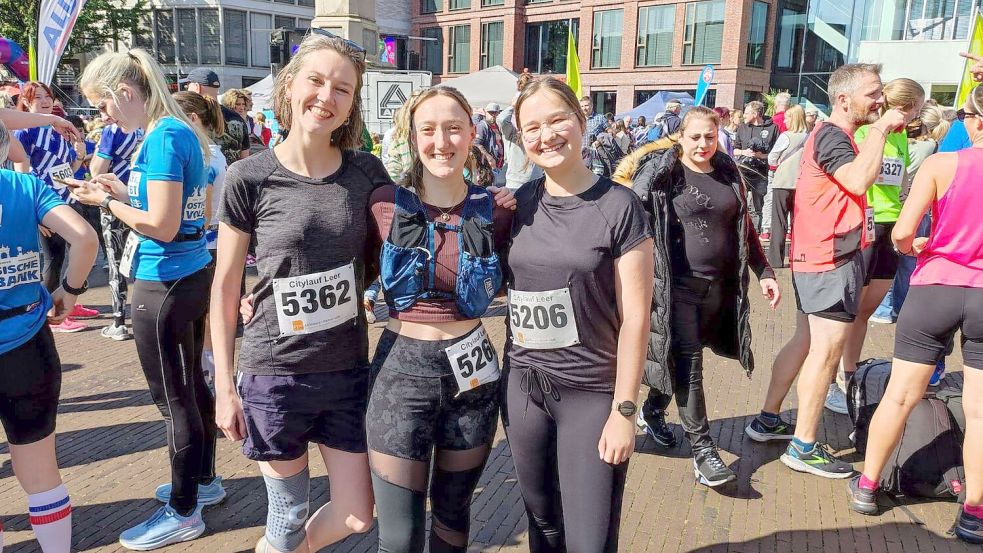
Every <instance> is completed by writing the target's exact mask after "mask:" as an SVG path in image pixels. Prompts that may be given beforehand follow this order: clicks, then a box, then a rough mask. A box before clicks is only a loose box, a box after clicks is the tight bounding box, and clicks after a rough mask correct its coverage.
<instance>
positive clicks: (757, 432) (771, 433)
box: [744, 417, 795, 442]
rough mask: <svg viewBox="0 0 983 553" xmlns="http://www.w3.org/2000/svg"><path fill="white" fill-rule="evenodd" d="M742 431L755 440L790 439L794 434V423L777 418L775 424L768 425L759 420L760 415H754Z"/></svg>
mask: <svg viewBox="0 0 983 553" xmlns="http://www.w3.org/2000/svg"><path fill="white" fill-rule="evenodd" d="M744 433H745V434H747V435H748V437H749V438H751V439H752V440H754V441H756V442H770V441H772V440H791V439H792V437H793V436H794V435H795V425H793V424H792V423H790V422H785V421H783V420H782V419H778V423H777V424H775V426H768V425H767V424H765V423H764V422H763V421H762V420H761V417H754V418H753V419H751V424H749V425H747V427H746V428H745V429H744Z"/></svg>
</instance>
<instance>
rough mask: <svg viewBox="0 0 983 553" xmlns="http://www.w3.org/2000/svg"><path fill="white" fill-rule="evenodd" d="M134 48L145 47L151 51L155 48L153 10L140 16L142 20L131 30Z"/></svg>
mask: <svg viewBox="0 0 983 553" xmlns="http://www.w3.org/2000/svg"><path fill="white" fill-rule="evenodd" d="M130 37H131V38H132V41H131V42H130V44H132V45H133V48H143V49H144V50H146V51H148V52H150V51H152V50H153V49H154V16H153V13H152V12H147V13H144V14H143V15H141V16H140V22H139V23H137V24H136V26H135V27H134V28H133V30H132V31H130Z"/></svg>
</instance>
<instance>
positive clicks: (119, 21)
mask: <svg viewBox="0 0 983 553" xmlns="http://www.w3.org/2000/svg"><path fill="white" fill-rule="evenodd" d="M40 3H41V2H40V0H13V1H11V2H5V3H4V4H5V5H4V8H3V9H0V36H3V37H6V38H9V39H11V40H13V41H14V42H16V43H18V44H20V45H21V47H23V48H24V50H25V51H26V50H27V47H28V43H29V42H30V37H34V38H35V40H36V39H37V36H38V28H37V27H38V13H39V7H40ZM146 13H148V8H147V1H146V0H136V3H135V4H133V5H127V1H126V0H87V1H86V3H85V6H84V7H83V8H82V12H81V13H80V14H79V17H78V19H77V20H76V22H75V28H74V30H73V31H72V37H71V39H70V40H69V41H68V48H67V49H66V51H65V56H66V57H67V56H73V55H78V54H84V53H86V52H92V51H94V50H98V49H99V48H102V47H103V46H106V45H108V46H109V47H110V48H113V47H114V45H116V44H119V45H121V44H122V43H123V42H125V41H128V40H129V37H130V34H131V33H132V32H133V30H134V29H138V28H139V27H140V24H141V18H142V17H143V16H144V15H145V14H146ZM144 32H146V31H144Z"/></svg>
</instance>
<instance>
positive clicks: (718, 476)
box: [693, 448, 737, 488]
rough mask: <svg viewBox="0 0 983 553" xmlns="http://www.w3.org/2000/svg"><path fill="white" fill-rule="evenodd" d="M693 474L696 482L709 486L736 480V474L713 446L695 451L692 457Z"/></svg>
mask: <svg viewBox="0 0 983 553" xmlns="http://www.w3.org/2000/svg"><path fill="white" fill-rule="evenodd" d="M693 474H694V475H695V476H696V481H697V482H699V483H700V484H703V485H704V486H709V487H711V488H716V487H717V486H722V485H724V484H726V483H728V482H733V481H734V480H737V475H736V474H734V471H732V470H730V467H728V466H727V464H726V463H724V460H723V459H721V458H720V454H719V453H717V450H716V449H714V448H710V449H705V450H703V451H698V452H696V455H695V456H694V457H693Z"/></svg>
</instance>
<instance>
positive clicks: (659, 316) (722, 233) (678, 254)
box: [618, 107, 781, 487]
mask: <svg viewBox="0 0 983 553" xmlns="http://www.w3.org/2000/svg"><path fill="white" fill-rule="evenodd" d="M679 128H680V135H679V142H678V143H677V144H676V145H673V146H671V147H669V148H658V147H655V146H653V147H651V148H643V149H642V150H641V151H639V152H638V153H637V154H636V155H635V156H633V157H631V158H629V159H628V160H626V161H627V163H625V164H623V166H622V167H619V170H618V174H619V175H630V177H629V178H628V179H627V181H631V182H627V181H626V182H625V184H632V186H633V187H634V190H635V191H636V192H637V193H638V194H639V196H641V197H642V199H643V201H644V203H645V207H646V209H648V210H649V211H650V212H651V214H652V217H653V221H654V223H653V224H655V225H658V226H659V228H656V229H655V234H656V238H657V239H656V245H655V255H656V257H657V258H658V259H660V260H661V262H657V263H656V264H655V265H656V267H657V273H656V275H655V276H656V278H655V280H656V287H655V291H654V295H655V296H656V302H655V304H656V305H658V306H663V307H661V308H660V309H654V307H655V306H653V315H652V316H653V319H655V320H653V327H652V328H653V331H652V338H651V340H652V345H651V347H650V348H649V366H648V368H649V373H648V375H647V376H648V383H649V385H651V386H652V388H651V390H650V391H649V395H648V399H647V400H646V401H645V404H644V405H643V406H642V412H641V414H640V417H639V419H638V424H639V426H640V427H642V428H643V429H644V430H646V432H648V433H649V434H650V435H651V436H652V438H653V439H654V440H655V441H656V442H657V443H659V444H660V445H662V446H664V447H671V446H673V445H674V444H675V436H674V435H673V434H672V431H671V430H669V428H668V426H667V425H666V423H665V409H666V408H667V407H668V406H669V402H670V401H671V400H672V397H673V395H675V396H676V405H677V406H678V407H679V418H680V419H681V420H682V423H683V429H684V430H685V431H686V436H687V437H688V438H689V441H690V444H691V446H692V449H693V467H694V468H693V470H694V472H695V475H696V477H697V479H698V480H699V482H700V483H702V484H704V485H707V486H711V487H714V486H720V485H722V484H725V483H727V482H731V481H733V480H735V479H736V476H735V474H734V472H733V471H732V470H731V469H730V468H729V467H727V465H726V464H725V463H724V462H723V461H722V460H721V459H720V455H719V454H718V453H717V448H716V445H715V444H714V442H713V439H712V438H711V437H710V424H709V421H708V419H707V408H706V401H705V398H704V393H703V348H704V347H707V346H710V347H711V348H713V350H714V351H715V352H717V353H718V354H721V355H726V356H728V357H735V358H737V359H739V360H740V361H741V363H742V365H744V368H745V370H747V371H748V373H750V371H751V369H752V368H753V359H752V357H751V351H750V345H751V329H750V325H749V324H748V316H749V309H748V302H747V292H748V286H749V276H748V268H750V269H752V270H753V271H754V272H755V273H756V274H757V276H758V278H759V280H760V283H761V291H762V293H763V294H764V295H765V297H766V298H768V299H769V300H770V302H771V306H772V307H773V308H774V307H777V305H778V302H779V300H780V298H781V294H780V292H779V289H778V283H777V282H776V281H775V278H774V276H775V275H774V272H773V271H772V270H771V268H770V267H769V266H768V263H767V262H766V261H765V257H764V253H763V252H762V250H761V246H760V244H759V242H758V235H757V233H756V232H755V230H754V226H753V225H752V224H751V219H750V215H749V212H748V205H747V203H746V201H745V198H746V194H745V188H744V185H743V183H742V179H741V177H740V173H739V172H738V168H737V165H736V164H735V163H734V161H733V160H732V159H731V158H730V156H728V155H727V154H726V153H724V152H722V151H721V152H718V151H717V136H718V131H719V128H720V121H719V119H718V116H717V114H716V113H715V112H713V111H712V110H710V109H707V108H703V107H696V108H693V109H691V110H690V111H689V112H688V113H687V114H686V116H685V117H684V118H683V122H682V124H681V125H680V127H679ZM664 306H670V307H669V309H665V308H664Z"/></svg>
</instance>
